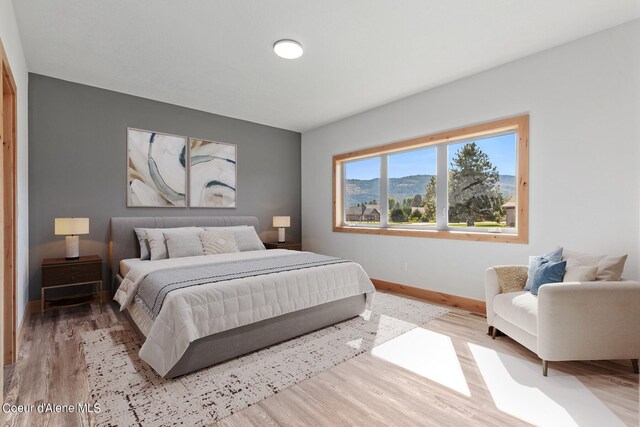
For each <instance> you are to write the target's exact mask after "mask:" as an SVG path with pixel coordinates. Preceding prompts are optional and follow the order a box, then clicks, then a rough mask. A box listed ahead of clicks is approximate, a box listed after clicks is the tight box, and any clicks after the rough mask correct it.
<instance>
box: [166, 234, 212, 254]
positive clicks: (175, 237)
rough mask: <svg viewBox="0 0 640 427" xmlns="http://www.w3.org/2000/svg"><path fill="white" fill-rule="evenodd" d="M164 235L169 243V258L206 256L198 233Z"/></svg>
mask: <svg viewBox="0 0 640 427" xmlns="http://www.w3.org/2000/svg"><path fill="white" fill-rule="evenodd" d="M162 234H164V239H165V242H166V243H167V253H168V254H169V258H183V257H187V256H198V255H204V249H203V247H202V242H201V241H200V237H199V235H198V233H193V232H190V233H185V232H183V231H172V232H165V233H162Z"/></svg>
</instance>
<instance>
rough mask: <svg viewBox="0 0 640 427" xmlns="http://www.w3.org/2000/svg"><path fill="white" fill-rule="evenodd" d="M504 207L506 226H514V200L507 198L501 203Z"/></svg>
mask: <svg viewBox="0 0 640 427" xmlns="http://www.w3.org/2000/svg"><path fill="white" fill-rule="evenodd" d="M502 208H503V209H504V213H505V214H506V216H507V221H506V222H507V227H515V226H516V202H514V201H511V200H509V201H508V202H507V203H505V204H504V205H502Z"/></svg>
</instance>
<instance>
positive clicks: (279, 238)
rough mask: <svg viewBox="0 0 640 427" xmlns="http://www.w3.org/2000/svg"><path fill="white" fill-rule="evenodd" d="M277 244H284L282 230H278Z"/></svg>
mask: <svg viewBox="0 0 640 427" xmlns="http://www.w3.org/2000/svg"><path fill="white" fill-rule="evenodd" d="M278 243H284V228H278Z"/></svg>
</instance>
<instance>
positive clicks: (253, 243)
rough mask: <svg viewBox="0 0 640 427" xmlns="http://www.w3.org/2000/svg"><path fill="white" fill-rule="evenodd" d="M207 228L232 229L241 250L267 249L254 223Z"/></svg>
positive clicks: (210, 228) (207, 228) (209, 228)
mask: <svg viewBox="0 0 640 427" xmlns="http://www.w3.org/2000/svg"><path fill="white" fill-rule="evenodd" d="M204 229H205V230H207V231H209V230H214V231H215V230H231V231H233V234H234V237H235V239H236V245H237V246H238V250H239V251H240V252H245V251H262V250H265V247H264V244H263V243H262V240H260V237H258V233H256V229H255V228H254V227H253V226H252V225H234V226H231V227H205V228H204Z"/></svg>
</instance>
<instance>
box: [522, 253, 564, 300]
mask: <svg viewBox="0 0 640 427" xmlns="http://www.w3.org/2000/svg"><path fill="white" fill-rule="evenodd" d="M566 267H567V261H560V262H551V261H546V262H543V263H542V264H540V266H539V267H538V268H537V269H536V271H535V272H534V273H533V282H532V283H531V293H532V294H533V295H538V289H540V286H542V285H545V284H547V283H558V282H562V276H564V270H565V268H566Z"/></svg>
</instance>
